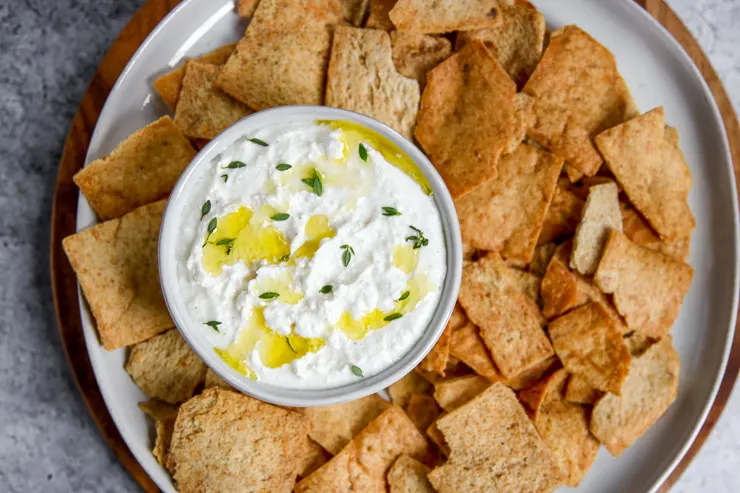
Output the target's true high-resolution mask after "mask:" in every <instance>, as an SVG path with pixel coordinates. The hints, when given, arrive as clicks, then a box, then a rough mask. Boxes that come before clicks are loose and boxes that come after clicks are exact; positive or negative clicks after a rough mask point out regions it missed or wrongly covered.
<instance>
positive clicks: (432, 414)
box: [405, 394, 441, 433]
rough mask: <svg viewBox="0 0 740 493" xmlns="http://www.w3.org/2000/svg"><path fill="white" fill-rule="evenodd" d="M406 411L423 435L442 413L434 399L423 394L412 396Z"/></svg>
mask: <svg viewBox="0 0 740 493" xmlns="http://www.w3.org/2000/svg"><path fill="white" fill-rule="evenodd" d="M405 411H406V414H407V415H408V417H409V419H410V420H411V422H412V423H414V424H415V425H416V427H417V428H419V431H421V432H422V433H424V432H425V430H426V429H427V428H429V427H430V426H431V425H432V423H434V422H435V421H436V420H437V418H438V417H439V414H440V413H441V410H440V409H439V406H438V405H437V401H435V400H434V398H433V397H430V396H428V395H421V394H411V399H409V403H408V405H407V406H406V409H405Z"/></svg>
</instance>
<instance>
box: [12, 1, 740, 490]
mask: <svg viewBox="0 0 740 493" xmlns="http://www.w3.org/2000/svg"><path fill="white" fill-rule="evenodd" d="M601 1H606V0H601ZM609 1H612V0H609ZM142 3H143V0H0V26H1V27H0V67H1V68H0V101H1V103H0V135H2V140H0V211H1V212H0V275H2V278H3V281H2V282H1V283H0V491H3V492H8V493H15V492H18V493H38V492H70V493H72V492H74V493H86V492H109V491H110V492H129V491H131V492H133V491H138V488H137V486H136V484H135V483H134V482H133V481H132V480H131V479H130V478H129V476H128V474H127V473H126V472H125V471H124V470H123V468H122V467H121V466H120V465H119V464H118V462H117V461H116V458H115V457H114V456H113V454H112V453H111V452H110V450H109V449H108V447H107V446H106V444H105V443H104V442H103V439H102V438H101V436H100V435H99V433H98V431H97V429H96V428H95V425H94V423H93V421H92V419H91V418H90V417H89V415H88V413H87V409H86V408H85V406H84V404H83V402H82V399H81V397H80V395H79V394H78V392H77V389H76V388H75V385H74V382H73V380H72V377H71V375H70V372H69V370H68V368H67V364H66V361H65V359H64V354H63V352H62V349H61V347H60V339H59V335H58V333H57V327H56V322H55V318H54V313H53V307H52V302H51V289H50V286H49V268H48V258H49V251H48V250H49V249H48V243H49V216H50V213H51V200H52V192H53V190H54V182H55V178H56V170H57V163H58V161H59V157H60V155H61V152H62V147H63V144H64V139H65V137H66V134H67V131H68V125H69V122H70V120H71V118H72V115H73V114H74V112H75V110H76V108H77V105H78V104H79V102H80V99H81V98H82V95H83V94H84V91H85V88H86V86H87V84H88V82H89V80H90V78H91V77H92V75H93V73H94V71H95V68H96V66H97V65H98V63H99V62H100V60H101V59H102V57H103V55H104V54H105V52H106V50H107V48H108V47H109V46H110V44H111V43H112V42H113V39H114V38H115V36H116V34H117V33H118V32H119V31H120V29H121V28H122V27H123V26H124V25H125V23H126V22H127V21H128V20H129V18H130V17H131V15H132V14H133V12H134V11H135V10H136V9H137V8H138V6H139V5H141V4H142ZM669 3H670V4H671V5H672V6H673V7H674V8H675V9H676V11H677V12H678V13H679V15H680V16H681V17H682V18H683V19H684V20H685V21H686V23H687V24H688V26H689V28H690V29H691V30H692V32H694V34H695V35H696V36H697V38H698V40H699V42H700V43H701V45H702V46H703V47H704V49H705V51H707V53H708V54H709V57H710V58H711V60H712V62H713V63H714V65H715V67H716V68H717V70H718V71H719V73H720V75H721V76H722V78H723V80H724V82H725V84H726V87H727V89H728V90H729V92H730V95H731V97H732V99H733V101H734V103H735V106H736V107H739V106H740V29H738V27H739V26H740V1H737V0H669ZM739 484H740V396H739V395H738V392H735V396H734V398H733V399H732V400H731V402H730V404H729V406H728V407H727V409H726V411H725V413H724V416H723V417H722V420H721V421H720V422H719V424H718V425H717V427H716V428H715V431H714V433H713V434H712V436H711V437H710V439H709V441H708V443H707V445H706V446H705V447H704V449H703V451H702V453H701V454H700V456H699V457H698V459H697V460H696V461H695V462H694V463H693V464H692V465H691V467H690V468H689V470H688V472H687V473H686V474H685V475H684V477H683V478H682V479H681V482H680V483H679V484H678V486H677V487H676V488H675V490H674V491H677V492H699V491H708V492H713V493H724V492H727V493H729V492H731V491H738V485H739Z"/></svg>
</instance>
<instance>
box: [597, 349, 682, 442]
mask: <svg viewBox="0 0 740 493" xmlns="http://www.w3.org/2000/svg"><path fill="white" fill-rule="evenodd" d="M679 369H680V360H679V357H678V353H676V350H675V349H673V340H672V338H671V336H670V335H668V336H666V337H664V338H663V339H662V340H661V341H660V342H659V343H657V344H655V345H654V346H652V347H651V348H650V349H648V350H647V351H646V352H645V354H643V355H642V356H640V357H638V358H635V359H633V360H632V365H631V366H630V372H629V376H628V377H627V380H626V381H625V382H624V387H623V388H622V396H621V397H620V396H616V395H614V394H606V395H605V396H604V397H603V398H602V399H601V400H600V401H599V402H597V403H596V405H595V406H594V410H593V413H592V414H591V432H592V433H593V434H594V435H595V436H596V438H598V439H599V441H600V442H601V443H603V444H604V446H605V447H606V448H607V450H609V452H611V454H612V455H620V454H621V453H622V452H623V451H624V449H626V448H627V447H629V446H630V445H632V444H633V443H635V441H636V440H637V439H638V438H639V437H640V436H642V434H643V433H645V432H646V431H647V430H648V428H650V427H651V426H653V424H655V422H656V421H658V419H659V418H660V417H661V416H662V415H663V414H664V413H665V412H666V410H667V409H668V407H669V406H670V405H671V404H672V403H673V401H674V400H676V395H677V393H678V374H679Z"/></svg>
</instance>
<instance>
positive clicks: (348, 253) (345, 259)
mask: <svg viewBox="0 0 740 493" xmlns="http://www.w3.org/2000/svg"><path fill="white" fill-rule="evenodd" d="M340 248H341V249H342V250H344V252H343V253H342V264H344V266H345V267H347V266H348V265H349V262H350V260H352V255H354V254H355V250H354V248H352V247H351V246H349V245H342V246H341V247H340Z"/></svg>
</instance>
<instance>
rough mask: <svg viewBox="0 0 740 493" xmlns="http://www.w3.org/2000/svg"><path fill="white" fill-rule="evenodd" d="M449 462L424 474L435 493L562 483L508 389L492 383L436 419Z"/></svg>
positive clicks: (553, 462) (533, 487)
mask: <svg viewBox="0 0 740 493" xmlns="http://www.w3.org/2000/svg"><path fill="white" fill-rule="evenodd" d="M437 426H438V427H439V429H440V430H442V433H443V434H444V437H445V440H446V441H447V443H448V444H449V446H450V449H451V453H450V457H449V460H448V462H447V463H446V464H444V465H443V466H441V467H438V468H436V469H434V470H433V471H432V472H431V473H430V474H429V480H430V481H431V483H432V485H433V486H434V487H435V489H436V490H437V491H438V492H440V493H447V492H458V491H465V492H472V493H477V492H490V491H542V492H544V491H550V490H552V489H553V488H555V487H556V486H558V485H560V484H562V482H563V481H564V478H563V475H562V473H561V471H560V469H559V467H558V465H557V462H556V460H555V457H554V456H553V455H552V453H551V452H550V451H549V450H548V448H547V445H546V444H545V443H544V442H543V440H542V438H540V436H539V434H538V433H537V430H536V429H535V427H534V424H533V423H532V421H531V420H530V419H529V417H528V416H527V414H526V412H525V411H524V409H523V408H522V406H521V404H519V401H518V400H517V398H516V396H515V395H514V392H512V391H511V389H509V388H507V387H506V386H505V385H504V384H502V383H495V384H493V385H492V386H491V387H489V388H488V390H486V391H485V392H483V393H482V394H479V395H478V396H477V397H475V398H474V399H473V400H472V401H470V402H468V403H467V404H465V405H463V406H462V407H459V408H458V409H456V410H455V411H453V412H451V413H450V414H447V415H446V416H443V417H442V418H440V419H438V420H437Z"/></svg>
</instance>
